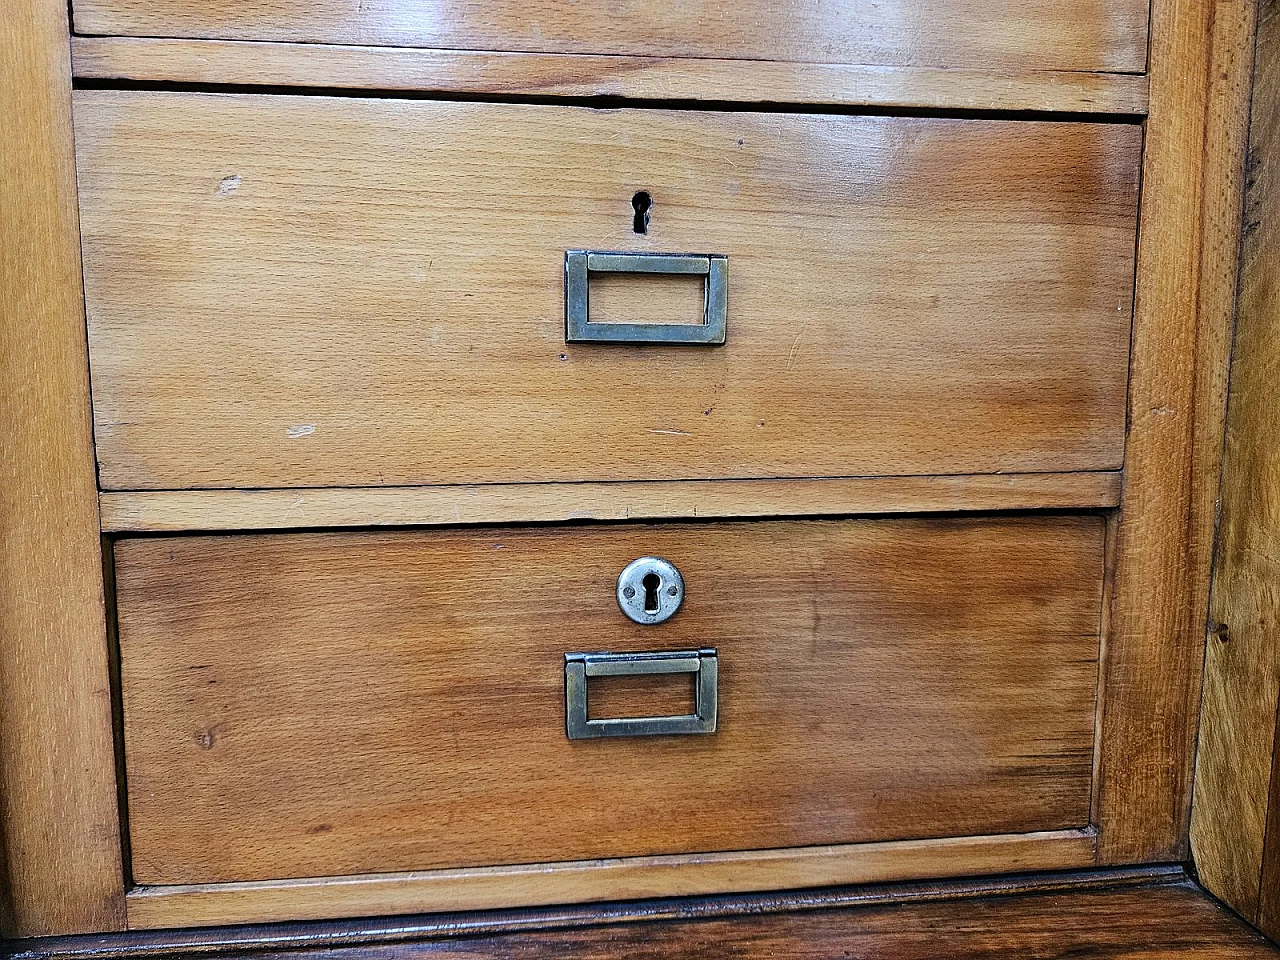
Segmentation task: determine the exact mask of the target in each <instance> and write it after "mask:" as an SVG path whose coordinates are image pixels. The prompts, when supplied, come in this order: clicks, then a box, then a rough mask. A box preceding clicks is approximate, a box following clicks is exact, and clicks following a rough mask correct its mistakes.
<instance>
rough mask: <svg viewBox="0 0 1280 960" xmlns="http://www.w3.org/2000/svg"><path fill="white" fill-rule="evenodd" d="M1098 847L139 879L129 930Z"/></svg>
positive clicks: (910, 867)
mask: <svg viewBox="0 0 1280 960" xmlns="http://www.w3.org/2000/svg"><path fill="white" fill-rule="evenodd" d="M1095 843H1096V838H1095V836H1094V834H1093V831H1092V830H1061V831H1054V832H1049V833H1029V834H1014V835H1007V836H992V837H962V838H953V839H946V840H906V841H899V842H892V843H865V844H846V845H841V846H833V847H802V848H798V849H793V850H758V851H754V850H753V851H741V852H735V853H716V854H698V855H690V856H672V857H629V858H626V859H620V860H589V861H582V862H577V863H575V862H563V863H535V864H527V865H523V866H509V867H483V868H477V869H469V870H428V871H421V872H417V873H399V874H374V875H366V876H359V877H323V878H316V879H306V880H279V881H267V882H263V883H213V884H200V885H191V886H168V887H137V888H135V889H134V890H132V891H130V893H129V895H128V915H129V928H130V929H134V930H144V929H160V928H164V927H182V926H210V925H221V924H229V923H260V922H263V921H266V920H271V919H278V918H280V917H288V918H290V919H302V920H319V919H326V918H330V917H334V916H342V915H346V916H351V915H358V916H386V915H391V914H396V913H421V912H434V911H439V910H486V909H493V908H497V907H524V906H542V905H550V904H557V903H580V902H587V903H590V902H601V901H607V900H635V899H638V898H641V897H668V896H689V895H699V894H712V893H729V892H746V891H753V890H774V889H790V888H795V887H819V886H832V885H837V884H853V883H877V882H880V881H885V880H917V879H927V878H941V877H962V876H979V875H983V874H1000V873H1009V872H1023V871H1037V870H1064V869H1079V868H1082V867H1087V866H1090V865H1091V864H1092V862H1093V859H1094V849H1095Z"/></svg>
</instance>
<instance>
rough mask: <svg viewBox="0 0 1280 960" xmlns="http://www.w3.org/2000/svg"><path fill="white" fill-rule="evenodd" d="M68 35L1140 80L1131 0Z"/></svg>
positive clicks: (382, 11)
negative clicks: (1083, 74)
mask: <svg viewBox="0 0 1280 960" xmlns="http://www.w3.org/2000/svg"><path fill="white" fill-rule="evenodd" d="M73 8H74V12H75V27H76V32H77V33H87V34H106V35H114V34H126V35H130V36H142V37H206V38H230V39H241V40H285V41H306V42H327V43H347V44H393V45H398V46H419V47H443V48H449V49H461V50H512V51H532V52H541V53H590V54H608V55H628V54H630V55H641V56H645V57H690V58H706V57H711V58H727V59H750V60H785V61H801V62H812V63H854V64H874V65H880V66H937V67H970V68H978V69H992V68H1001V67H1012V68H1023V69H1034V70H1098V71H1104V72H1110V73H1123V72H1128V73H1141V72H1142V70H1143V67H1144V65H1145V64H1146V38H1147V37H1146V35H1147V5H1146V3H1144V2H1141V0H982V2H976V0H931V2H926V0H886V2H883V3H876V4H870V3H867V4H861V3H860V4H848V3H841V2H834V0H833V2H822V3H812V2H787V3H778V2H771V0H739V2H737V3H733V4H722V3H717V2H715V0H688V2H685V3H679V4H671V3H664V2H661V0H626V2H621V3H612V4H595V5H591V4H583V3H568V2H564V0H485V2H483V3H480V2H477V0H437V2H433V3H431V4H424V3H422V2H421V0H364V2H362V3H360V4H358V5H355V4H351V3H347V2H344V0H306V2H296V3H287V4H282V3H279V2H275V0H75V3H73Z"/></svg>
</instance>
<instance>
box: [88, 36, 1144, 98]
mask: <svg viewBox="0 0 1280 960" xmlns="http://www.w3.org/2000/svg"><path fill="white" fill-rule="evenodd" d="M71 55H72V58H71V63H72V69H73V71H74V73H75V75H76V76H77V77H80V78H83V79H94V80H145V81H162V82H176V83H204V84H236V85H251V86H295V87H319V88H334V87H350V88H356V89H360V88H363V89H369V90H405V91H424V92H432V93H481V94H494V95H500V96H507V97H510V96H552V97H627V98H632V99H640V100H712V101H720V102H724V101H736V102H746V103H804V104H831V105H840V106H879V107H932V108H935V109H943V110H948V109H949V110H1036V111H1046V112H1058V113H1115V114H1143V113H1146V111H1147V78H1146V76H1145V75H1144V74H1140V73H1134V74H1127V73H1084V72H1078V71H1061V70H1058V71H1055V70H1021V71H998V70H993V69H991V68H990V66H986V65H984V67H983V68H980V69H972V70H961V69H956V68H942V67H884V66H880V67H877V66H867V65H863V64H844V63H788V62H779V61H768V60H723V59H714V58H697V59H691V58H678V57H652V56H634V57H631V56H591V55H589V54H539V53H502V52H497V51H492V50H489V51H482V50H424V49H420V48H412V47H371V46H350V45H347V46H338V45H329V44H303V43H262V42H257V41H251V40H192V39H186V40H183V39H165V38H162V37H73V38H72V41H71Z"/></svg>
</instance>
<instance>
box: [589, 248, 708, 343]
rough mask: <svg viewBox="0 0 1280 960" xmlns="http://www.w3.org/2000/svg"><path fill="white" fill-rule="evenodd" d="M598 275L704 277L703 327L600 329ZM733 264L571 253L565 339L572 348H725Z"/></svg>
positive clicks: (701, 257) (703, 258)
mask: <svg viewBox="0 0 1280 960" xmlns="http://www.w3.org/2000/svg"><path fill="white" fill-rule="evenodd" d="M592 273H675V274H683V275H699V274H701V275H703V276H705V277H706V278H707V279H706V283H705V284H704V286H703V298H702V323H612V322H610V323H594V322H592V320H591V316H590V314H591V305H590V292H589V289H588V288H589V286H590V275H591V274H592ZM728 284H729V258H728V257H726V256H722V255H721V254H718V253H708V254H701V253H609V252H607V251H603V250H568V251H566V252H565V255H564V316H565V333H564V338H565V340H566V341H567V342H569V343H674V344H679V343H692V344H706V345H716V344H721V343H724V336H725V328H726V326H727V315H728Z"/></svg>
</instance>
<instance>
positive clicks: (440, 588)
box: [115, 517, 1103, 885]
mask: <svg viewBox="0 0 1280 960" xmlns="http://www.w3.org/2000/svg"><path fill="white" fill-rule="evenodd" d="M1102 549H1103V524H1102V521H1101V520H1100V519H1098V518H1092V517H1086V518H1046V519H1041V520H1021V519H1008V520H937V521H922V520H885V521H843V522H842V521H797V522H786V521H784V522H757V523H740V524H725V525H718V526H715V527H704V526H701V525H696V526H688V525H673V526H666V527H634V526H626V527H575V528H562V529H525V530H491V531H470V532H467V531H462V532H451V531H422V532H412V533H409V532H405V533H387V534H373V533H370V534H342V533H335V534H323V533H322V534H291V535H284V536H281V535H276V536H240V537H221V538H202V537H195V538H148V539H140V540H123V541H120V542H118V543H117V545H116V549H115V556H116V578H117V586H118V597H119V610H120V614H119V620H120V647H121V670H122V684H123V690H124V728H125V730H124V737H125V751H126V759H127V767H128V784H129V823H130V834H131V847H132V851H133V875H134V877H135V878H136V879H137V881H138V882H139V883H142V884H148V885H150V884H175V883H209V882H216V881H243V880H267V879H281V878H289V877H311V876H328V875H337V874H358V873H368V872H374V871H388V870H390V871H396V870H418V869H427V868H433V867H461V866H479V865H489V864H507V863H530V862H533V863H536V862H544V861H555V860H587V859H591V858H595V857H624V856H640V855H666V854H678V853H695V852H701V851H709V850H734V849H743V848H767V847H789V846H803V845H810V844H832V843H854V842H863V841H875V840H903V839H914V838H927V837H946V836H967V835H980V834H1002V833H1024V832H1027V831H1036V830H1053V829H1063V828H1070V827H1078V826H1084V825H1085V824H1087V823H1088V819H1089V792H1090V774H1091V768H1092V751H1093V717H1094V693H1095V686H1096V677H1097V657H1098V625H1099V616H1100V606H1101V575H1102ZM645 554H653V555H658V556H664V557H667V558H668V559H669V560H671V561H672V562H673V563H675V564H676V565H677V567H679V568H680V570H681V571H682V573H683V574H684V578H685V582H686V589H687V599H686V600H685V604H684V607H683V608H682V609H681V611H680V613H679V614H678V615H677V616H676V617H675V618H674V619H672V620H671V621H669V622H667V623H666V624H664V625H662V626H661V627H658V628H650V627H642V626H638V625H635V624H632V623H631V622H630V621H628V620H626V619H625V618H624V617H623V616H622V615H621V614H620V613H619V612H618V609H617V606H616V600H615V597H614V588H615V580H616V577H617V574H618V571H620V570H621V569H622V567H623V566H625V565H626V564H627V563H628V562H629V561H630V560H632V559H633V558H635V557H637V556H643V555H645ZM700 646H716V647H718V648H719V650H720V691H721V692H720V718H721V724H720V727H719V729H718V731H717V733H716V734H715V735H714V736H705V737H671V738H660V737H658V738H626V739H616V740H608V741H593V742H572V741H569V740H568V739H567V738H566V737H565V734H564V701H563V675H564V674H563V654H564V653H566V652H568V651H570V650H581V649H586V650H636V649H641V650H645V649H649V650H652V649H664V650H670V649H691V648H697V647H700ZM904 731H910V735H909V736H904ZM335 771H341V776H340V777H339V778H335V776H334V772H335Z"/></svg>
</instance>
